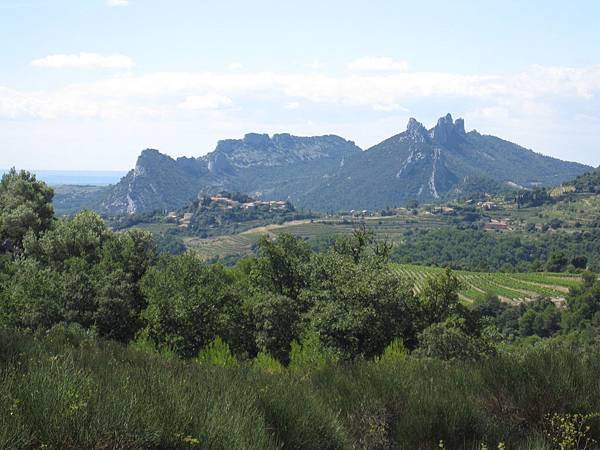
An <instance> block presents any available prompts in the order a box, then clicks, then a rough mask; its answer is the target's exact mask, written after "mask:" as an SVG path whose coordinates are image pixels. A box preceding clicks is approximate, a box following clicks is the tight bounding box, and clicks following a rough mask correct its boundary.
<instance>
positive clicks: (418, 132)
mask: <svg viewBox="0 0 600 450" xmlns="http://www.w3.org/2000/svg"><path fill="white" fill-rule="evenodd" d="M406 132H407V134H408V136H409V137H411V138H413V139H415V140H419V141H423V140H425V138H426V137H427V129H426V128H425V127H424V126H423V124H422V123H421V122H418V121H417V120H416V119H415V118H413V117H411V118H410V119H409V120H408V125H407V126H406Z"/></svg>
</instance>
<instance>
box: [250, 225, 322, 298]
mask: <svg viewBox="0 0 600 450" xmlns="http://www.w3.org/2000/svg"><path fill="white" fill-rule="evenodd" d="M258 248H259V255H260V257H259V258H258V260H257V261H256V264H255V266H254V268H253V270H252V273H251V278H252V279H253V281H255V283H256V285H257V286H259V287H261V288H264V289H267V290H269V291H272V292H275V293H277V294H280V295H285V296H287V297H290V298H292V299H296V298H298V294H299V293H300V290H301V289H302V288H303V287H304V286H305V280H306V277H305V270H306V264H307V262H308V261H309V259H310V255H311V251H310V247H309V246H308V244H306V243H305V242H303V241H301V240H300V239H298V238H296V237H294V236H292V235H289V234H282V235H280V236H278V237H277V239H275V240H272V239H270V238H268V237H267V236H263V237H262V238H261V239H260V241H259V243H258Z"/></svg>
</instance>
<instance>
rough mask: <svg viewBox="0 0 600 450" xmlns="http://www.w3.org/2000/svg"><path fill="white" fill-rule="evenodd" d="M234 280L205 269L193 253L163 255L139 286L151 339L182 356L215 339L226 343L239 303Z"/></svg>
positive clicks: (222, 272)
mask: <svg viewBox="0 0 600 450" xmlns="http://www.w3.org/2000/svg"><path fill="white" fill-rule="evenodd" d="M233 281H234V280H233V277H232V275H231V274H230V273H229V272H227V270H226V269H224V268H223V267H222V266H218V265H214V266H206V265H204V264H203V263H202V262H201V261H200V260H199V259H198V258H197V257H196V256H195V255H193V254H192V253H185V254H183V255H178V256H171V255H163V256H162V257H161V258H160V260H159V262H158V264H157V265H156V266H155V267H152V268H151V269H150V270H149V271H148V272H147V273H146V275H145V276H144V277H143V278H142V281H141V289H142V292H143V294H144V296H145V298H146V299H147V302H148V307H147V309H146V310H145V312H144V318H145V320H146V323H147V327H148V331H149V335H150V337H151V339H152V340H153V341H154V342H155V343H156V344H157V345H158V346H164V345H166V346H168V347H170V348H172V349H174V350H175V352H176V353H177V354H178V355H180V356H184V357H193V356H196V355H197V354H198V352H199V351H200V350H201V349H202V348H203V347H205V346H206V345H208V343H209V342H211V341H212V340H214V339H215V338H216V337H217V336H222V337H223V338H224V339H225V340H226V341H227V340H228V338H229V336H230V335H231V334H232V330H233V328H234V327H235V319H236V312H235V308H236V306H237V305H238V304H239V299H238V297H237V294H236V292H235V290H234V289H233Z"/></svg>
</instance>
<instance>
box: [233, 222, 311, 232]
mask: <svg viewBox="0 0 600 450" xmlns="http://www.w3.org/2000/svg"><path fill="white" fill-rule="evenodd" d="M307 223H310V219H302V220H292V221H290V222H285V223H282V224H281V225H279V224H276V223H273V224H271V225H263V226H261V227H256V228H250V229H249V230H246V231H242V232H241V233H239V234H257V233H259V234H260V233H270V232H271V231H273V230H277V229H279V228H286V227H289V226H294V225H304V224H307Z"/></svg>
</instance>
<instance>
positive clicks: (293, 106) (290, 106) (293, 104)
mask: <svg viewBox="0 0 600 450" xmlns="http://www.w3.org/2000/svg"><path fill="white" fill-rule="evenodd" d="M298 108H300V102H289V103H286V105H285V109H289V110H290V111H292V110H294V109H298Z"/></svg>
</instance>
